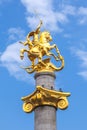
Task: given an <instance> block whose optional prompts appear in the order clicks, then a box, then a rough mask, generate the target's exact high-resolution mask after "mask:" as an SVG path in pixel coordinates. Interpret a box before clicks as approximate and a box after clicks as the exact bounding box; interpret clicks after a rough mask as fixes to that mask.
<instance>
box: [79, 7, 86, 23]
mask: <svg viewBox="0 0 87 130" xmlns="http://www.w3.org/2000/svg"><path fill="white" fill-rule="evenodd" d="M78 15H79V24H82V25H83V24H87V7H80V8H79V9H78Z"/></svg>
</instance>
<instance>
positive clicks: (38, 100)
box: [22, 86, 70, 113]
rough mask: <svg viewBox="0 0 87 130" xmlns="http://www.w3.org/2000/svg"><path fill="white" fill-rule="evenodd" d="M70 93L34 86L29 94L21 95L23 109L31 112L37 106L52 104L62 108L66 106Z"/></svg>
mask: <svg viewBox="0 0 87 130" xmlns="http://www.w3.org/2000/svg"><path fill="white" fill-rule="evenodd" d="M68 96H70V93H65V92H60V91H55V90H49V89H46V88H43V87H41V86H37V87H36V91H35V92H34V93H32V94H31V95H28V96H25V97H22V100H23V101H24V104H23V110H24V111H25V112H27V113H29V112H32V111H33V110H34V109H35V108H36V107H38V106H52V107H55V108H56V109H57V108H59V109H61V110H64V109H66V108H67V107H68V100H67V97H68Z"/></svg>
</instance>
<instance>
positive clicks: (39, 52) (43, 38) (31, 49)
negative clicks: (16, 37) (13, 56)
mask: <svg viewBox="0 0 87 130" xmlns="http://www.w3.org/2000/svg"><path fill="white" fill-rule="evenodd" d="M50 41H52V37H51V35H50V33H49V32H47V31H44V32H42V33H41V34H40V38H39V39H37V40H36V41H35V43H34V41H32V42H31V41H30V40H29V34H28V36H27V40H26V42H24V43H23V44H24V45H28V50H27V49H21V50H20V57H21V59H23V58H24V52H27V55H28V58H29V59H30V60H31V62H32V65H31V68H33V67H34V66H35V60H36V58H37V59H38V63H42V64H44V63H43V59H42V57H43V56H44V55H46V56H53V57H54V58H55V59H56V60H59V56H60V53H59V50H58V48H57V46H56V44H53V45H50V43H49V42H50ZM53 48H55V49H56V52H57V54H58V56H55V55H54V54H53V53H51V52H50V50H52V49H53Z"/></svg>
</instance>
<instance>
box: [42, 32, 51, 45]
mask: <svg viewBox="0 0 87 130" xmlns="http://www.w3.org/2000/svg"><path fill="white" fill-rule="evenodd" d="M50 41H52V37H51V35H50V33H49V32H47V31H44V32H42V33H41V35H40V42H41V43H43V42H50Z"/></svg>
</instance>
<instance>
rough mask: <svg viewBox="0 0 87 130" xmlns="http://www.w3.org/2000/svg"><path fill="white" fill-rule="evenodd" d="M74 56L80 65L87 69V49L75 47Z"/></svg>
mask: <svg viewBox="0 0 87 130" xmlns="http://www.w3.org/2000/svg"><path fill="white" fill-rule="evenodd" d="M76 56H77V57H78V58H79V59H80V60H81V67H83V68H86V69H87V51H84V50H80V49H77V50H76Z"/></svg>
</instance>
